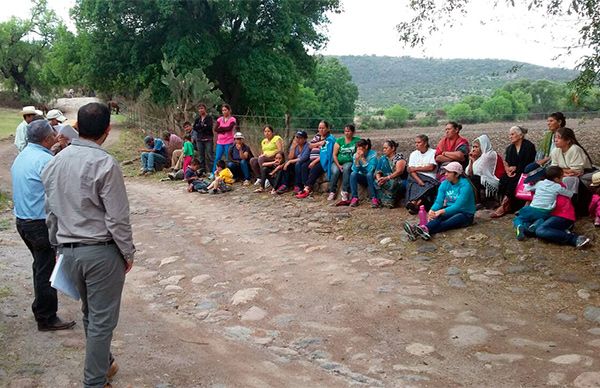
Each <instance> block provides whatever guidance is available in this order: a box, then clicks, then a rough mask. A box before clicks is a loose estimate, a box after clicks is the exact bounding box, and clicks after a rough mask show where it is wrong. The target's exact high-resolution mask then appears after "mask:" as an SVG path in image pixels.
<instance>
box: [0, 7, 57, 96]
mask: <svg viewBox="0 0 600 388" xmlns="http://www.w3.org/2000/svg"><path fill="white" fill-rule="evenodd" d="M57 27H58V19H57V18H56V15H55V14H54V11H52V10H49V9H48V8H47V4H46V0H37V1H35V2H34V3H33V7H32V9H31V16H30V18H29V19H27V20H24V19H19V18H16V17H12V18H11V19H9V20H8V21H6V22H2V23H0V73H1V74H2V76H3V77H4V78H5V79H6V80H7V81H8V83H9V85H10V86H15V87H16V88H17V91H18V93H19V94H20V95H21V96H24V97H28V96H30V95H31V93H32V92H33V89H34V87H38V88H41V87H43V84H42V82H41V81H40V79H39V77H38V71H37V70H38V69H39V67H40V65H41V63H42V62H43V59H44V57H45V55H46V54H47V52H48V48H49V46H50V44H51V43H52V40H53V39H54V35H55V31H56V28H57Z"/></svg>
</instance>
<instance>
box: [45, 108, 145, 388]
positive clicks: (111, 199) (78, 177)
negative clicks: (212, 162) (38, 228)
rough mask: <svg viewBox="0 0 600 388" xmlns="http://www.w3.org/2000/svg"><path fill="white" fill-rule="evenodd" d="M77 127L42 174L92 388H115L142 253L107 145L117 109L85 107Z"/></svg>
mask: <svg viewBox="0 0 600 388" xmlns="http://www.w3.org/2000/svg"><path fill="white" fill-rule="evenodd" d="M77 124H78V129H79V139H73V141H72V142H71V145H70V146H69V147H67V148H65V149H64V150H63V151H62V152H60V153H59V154H58V155H57V156H55V157H54V159H53V160H52V161H51V162H50V163H48V166H47V167H46V170H44V173H43V175H42V180H43V182H44V187H45V188H46V196H47V198H46V201H47V202H46V206H47V209H48V221H47V223H48V228H49V231H50V241H51V242H52V243H53V244H55V245H57V246H58V247H59V251H60V253H61V254H62V255H63V258H62V268H63V269H64V271H65V273H66V274H68V275H69V277H70V278H71V281H72V282H73V283H74V285H75V288H77V291H79V295H80V296H81V302H82V311H83V324H84V328H85V333H86V354H85V367H84V379H83V383H84V386H85V387H110V386H111V385H110V383H109V380H110V379H111V378H112V377H113V376H114V374H115V373H116V372H117V369H118V367H117V364H116V363H115V361H114V359H113V357H112V354H111V353H110V343H111V340H112V335H113V330H114V329H115V327H116V326H117V321H118V319H119V309H120V304H121V292H122V291H123V283H124V282H125V274H126V273H127V272H128V271H129V270H130V269H131V266H132V265H133V255H134V253H135V247H134V245H133V236H132V233H131V225H130V223H129V201H128V199H127V192H126V191H125V182H124V181H123V173H122V172H121V169H120V167H119V164H118V162H117V161H116V160H115V159H114V158H113V157H112V156H110V155H109V154H108V153H107V152H106V151H105V150H104V149H103V148H102V147H100V146H101V145H102V143H104V141H105V140H106V138H107V136H108V134H109V132H110V111H109V109H108V107H107V106H106V105H104V104H100V103H90V104H87V105H84V106H82V107H81V108H80V109H79V112H78V113H77Z"/></svg>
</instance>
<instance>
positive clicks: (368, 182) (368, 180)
mask: <svg viewBox="0 0 600 388" xmlns="http://www.w3.org/2000/svg"><path fill="white" fill-rule="evenodd" d="M358 184H361V185H362V186H367V188H368V189H369V197H370V198H371V199H372V198H377V193H375V178H374V177H373V173H371V172H370V173H368V174H367V175H364V174H361V173H358V172H356V171H352V174H350V190H351V191H352V198H358Z"/></svg>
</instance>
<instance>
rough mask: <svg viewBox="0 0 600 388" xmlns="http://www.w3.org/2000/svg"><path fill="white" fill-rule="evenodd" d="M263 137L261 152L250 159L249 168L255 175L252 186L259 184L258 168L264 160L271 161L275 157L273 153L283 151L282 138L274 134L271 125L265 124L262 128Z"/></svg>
mask: <svg viewBox="0 0 600 388" xmlns="http://www.w3.org/2000/svg"><path fill="white" fill-rule="evenodd" d="M263 134H264V135H265V138H264V139H263V140H262V141H261V142H260V147H261V151H262V153H261V154H260V155H258V156H257V157H254V158H252V159H250V168H251V169H252V172H253V173H254V176H255V177H256V182H254V186H259V185H261V181H260V179H261V178H259V177H260V169H261V167H262V165H263V163H264V162H272V161H273V160H274V159H275V154H276V153H278V152H282V151H283V139H282V138H281V136H279V135H275V132H274V131H273V127H271V126H270V125H265V127H264V128H263Z"/></svg>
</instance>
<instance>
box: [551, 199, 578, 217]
mask: <svg viewBox="0 0 600 388" xmlns="http://www.w3.org/2000/svg"><path fill="white" fill-rule="evenodd" d="M550 215H551V216H555V217H562V218H566V219H567V220H570V221H573V222H575V208H574V207H573V202H571V198H569V197H565V196H564V195H559V196H557V197H556V206H555V207H554V210H552V213H550Z"/></svg>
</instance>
